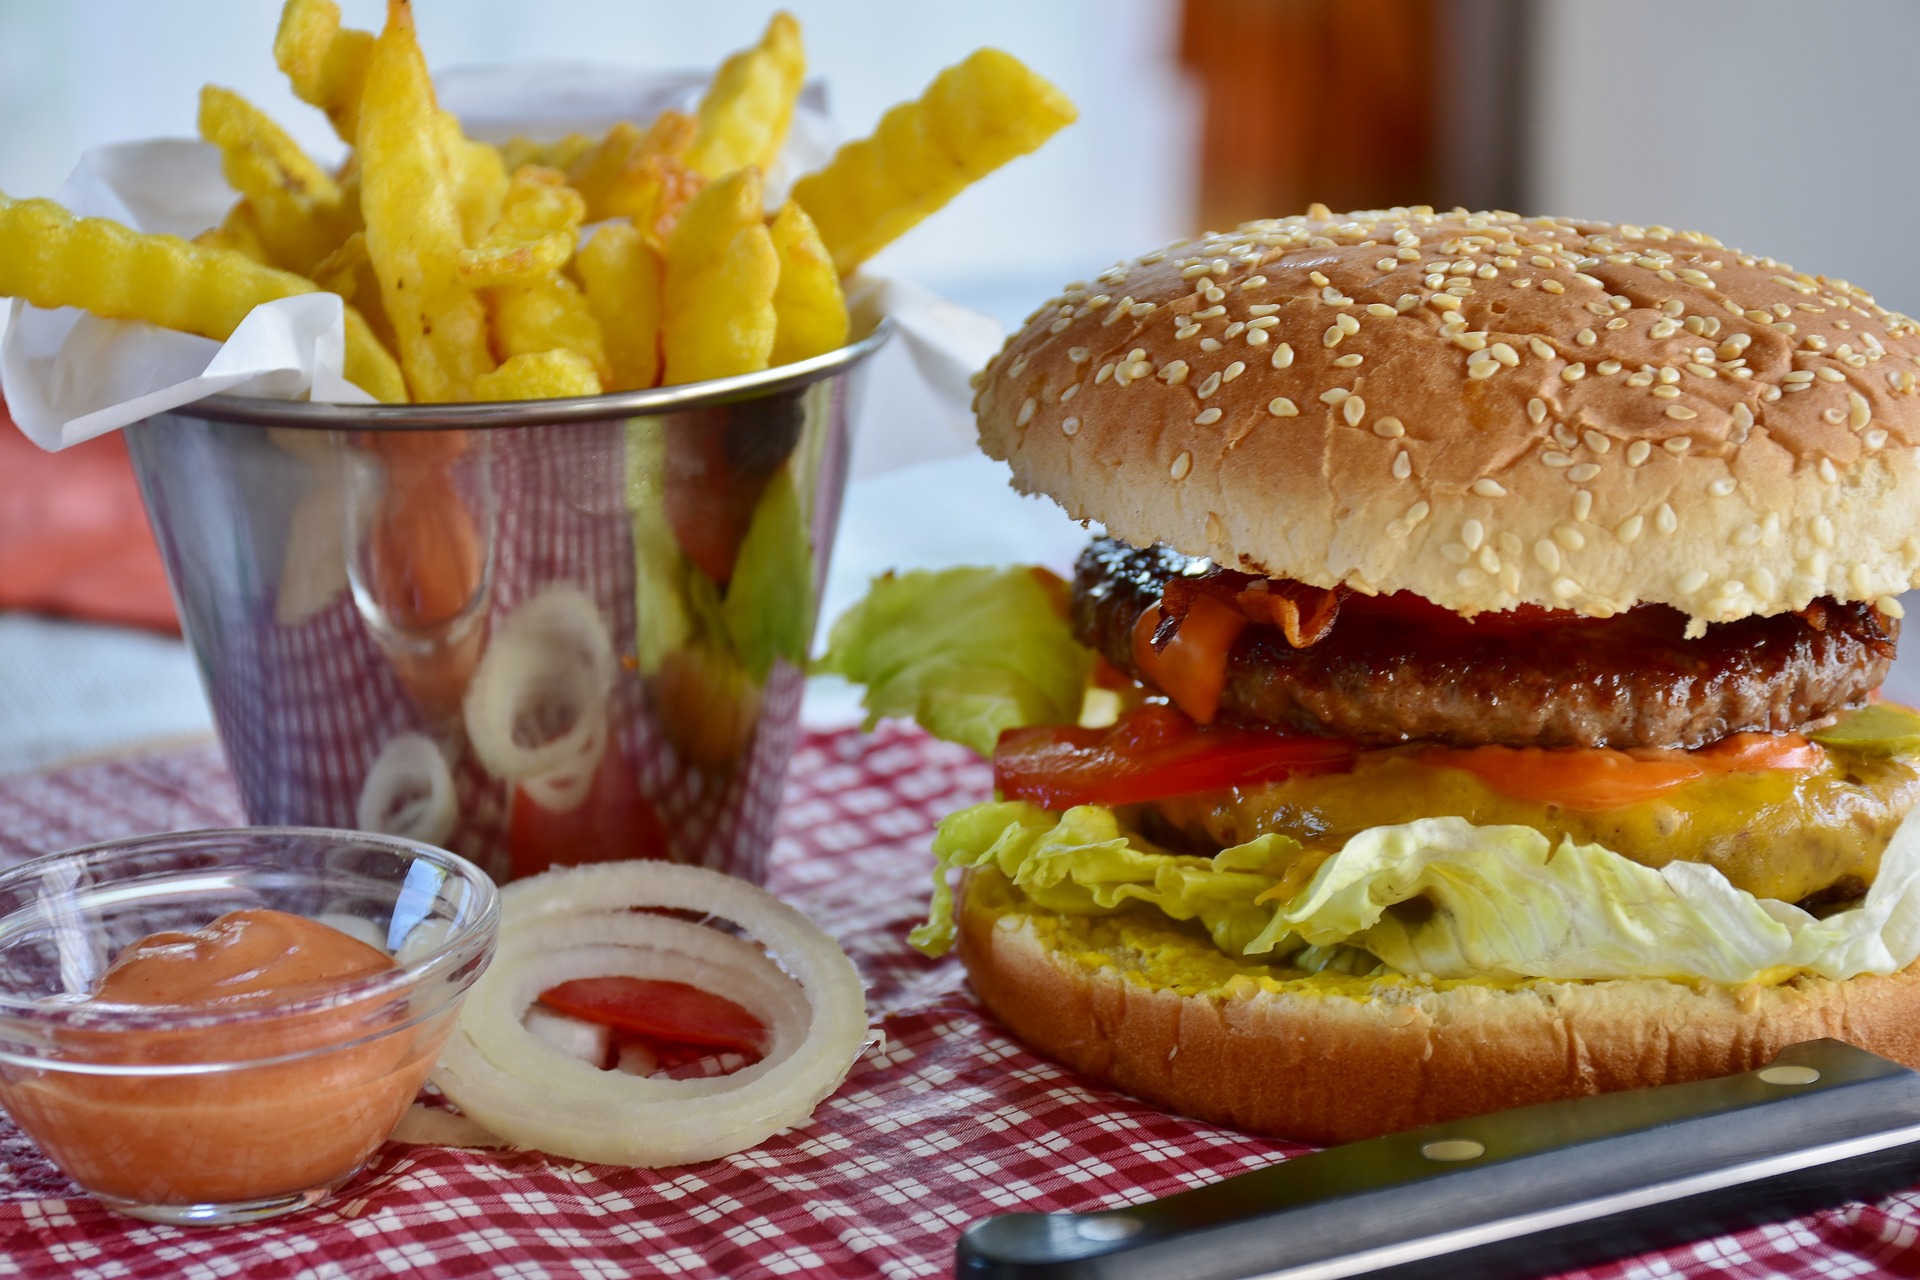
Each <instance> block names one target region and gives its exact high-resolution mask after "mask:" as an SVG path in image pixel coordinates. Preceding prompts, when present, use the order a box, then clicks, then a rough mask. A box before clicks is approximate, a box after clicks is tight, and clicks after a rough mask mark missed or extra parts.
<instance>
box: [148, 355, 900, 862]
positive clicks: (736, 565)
mask: <svg viewBox="0 0 1920 1280" xmlns="http://www.w3.org/2000/svg"><path fill="white" fill-rule="evenodd" d="M887 333H888V330H887V327H886V325H885V323H884V322H882V324H881V325H879V326H878V327H876V328H875V329H874V330H873V331H872V332H871V333H869V334H868V335H867V336H866V337H865V338H863V339H862V340H860V341H858V342H856V343H854V344H852V345H850V346H848V347H845V348H843V349H841V350H839V351H836V352H832V353H830V354H828V355H825V356H820V357H817V358H815V359H812V360H808V361H805V362H802V363H799V364H793V365H787V366H783V367H781V368H779V369H773V370H769V371H767V372H764V373H757V374H749V375H744V376H741V377H736V378H728V379H724V380H717V381H712V382H705V383H697V384H693V385H689V386H677V387H663V388H658V389H655V390H650V391H640V392H627V393H621V394H616V395H607V396H596V397H592V398H588V399H578V400H550V401H530V402H521V403H511V404H484V405H398V406H376V407H361V406H347V405H335V404H313V403H305V402H294V401H283V400H256V399H240V398H233V397H216V398H213V399H208V400H204V401H201V402H199V403H197V404H194V405H190V406H188V407H186V408H184V409H180V410H176V411H174V412H171V413H165V414H161V415H158V416H156V417H153V418H150V419H147V420H146V421H144V422H141V423H138V424H136V425H135V426H132V427H130V428H128V429H127V444H128V448H129V451H130V452H131V454H132V456H133V464H134V469H135V472H136V473H137V475H138V477H139V481H140V488H141V492H142V494H143V495H144V497H145V499H146V504H147V514H148V516H149V518H150V519H151V520H152V522H153V529H154V533H155V534H156V535H157V537H158V540H159V543H160V550H161V554H162V556H163V558H164V559H165V561H166V566H167V575H168V578H169V580H170V581H171V583H172V586H173V595H174V600H175V602H176V603H177V604H178V606H179V610H180V621H181V625H182V627H183V629H184V630H185V632H186V637H187V641H188V643H189V645H190V646H191V647H192V650H193V653H194V656H195V658H196V660H197V661H198V664H199V667H200V674H201V678H202V680H203V681H204V683H205V685H206V690H207V696H208V699H209V701H210V702H211V703H212V705H213V714H214V720H215V723H216V724H217V725H218V727H219V731H220V739H221V742H222V744H223V745H224V747H225V749H226V755H227V761H228V763H229V765H230V767H231V768H232V771H233V775H234V777H235V779H236V780H237V781H238V783H239V790H240V797H241V801H242V803H243V804H244V805H245V806H246V811H247V817H248V819H249V820H250V821H252V822H254V823H256V824H263V825H289V826H292V825H297V826H320V827H359V828H361V829H364V830H371V831H381V832H386V833H388V834H393V835H400V836H405V837H407V838H410V839H416V840H423V841H426V842H428V843H431V844H437V845H441V846H444V847H446V848H449V849H452V850H453V851H455V852H457V853H460V854H463V855H464V856H466V857H468V858H470V859H472V860H473V861H475V862H477V863H479V864H480V865H481V866H482V867H485V868H486V869H487V870H488V871H489V872H491V873H492V874H493V875H494V876H495V877H496V878H498V879H507V878H511V877H514V876H523V875H531V874H534V873H536V872H538V871H541V870H544V869H545V868H546V867H548V866H552V865H563V864H570V863H580V862H594V861H601V860H607V859H617V858H668V859H672V860H674V861H678V862H691V863H698V864H700V865H703V866H709V867H714V868H717V869H719V870H721V871H726V872H729V873H731V874H733V875H738V876H742V877H744V878H746V879H748V880H752V881H755V882H759V881H762V880H764V878H765V873H766V864H767V854H768V849H769V845H770V843H771V839H772V831H773V818H774V809H775V806H776V804H777V803H778V801H779V798H780V790H781V786H782V784H783V782H784V780H785V775H786V768H787V761H788V758H789V757H790V755H791V754H792V751H793V746H794V740H795V737H796V735H797V733H798V729H799V712H800V698H801V693H802V690H803V686H804V683H805V674H804V667H805V662H806V655H807V649H808V646H809V644H810V642H811V638H812V634H813V628H814V624H815V621H816V619H815V616H814V615H815V612H816V607H817V604H818V601H819V599H820V591H821V589H822V586H823V584H824V582H825V579H826V569H827V557H828V555H829V553H830V551H831V549H832V545H833V532H834V526H835V522H836V520H837V518H838V515H839V507H840V499H841V494H842V491H843V490H844V488H845V483H846V461H847V428H848V421H849V413H850V409H851V405H852V402H853V400H854V397H855V395H856V392H857V390H858V384H859V383H860V381H861V380H862V377H863V365H864V362H865V360H866V358H867V357H868V356H869V355H871V354H872V353H873V352H874V350H875V349H877V348H878V347H879V346H880V344H881V343H882V342H884V341H885V340H886V337H887Z"/></svg>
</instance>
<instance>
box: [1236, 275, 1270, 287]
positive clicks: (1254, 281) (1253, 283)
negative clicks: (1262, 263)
mask: <svg viewBox="0 0 1920 1280" xmlns="http://www.w3.org/2000/svg"><path fill="white" fill-rule="evenodd" d="M1266 282H1267V278H1266V277H1265V276H1248V277H1247V278H1246V279H1245V280H1242V281H1241V282H1240V287H1241V288H1242V289H1258V288H1259V287H1260V286H1261V285H1263V284H1265V283H1266Z"/></svg>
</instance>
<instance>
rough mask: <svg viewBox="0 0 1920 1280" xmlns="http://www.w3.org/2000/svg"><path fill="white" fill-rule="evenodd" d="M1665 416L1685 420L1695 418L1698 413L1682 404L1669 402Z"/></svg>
mask: <svg viewBox="0 0 1920 1280" xmlns="http://www.w3.org/2000/svg"><path fill="white" fill-rule="evenodd" d="M1667 416H1668V417H1669V418H1673V419H1676V420H1678V421H1681V422H1685V421H1687V420H1689V419H1691V418H1697V417H1699V416H1700V415H1699V414H1697V413H1695V412H1694V411H1693V410H1691V409H1689V408H1687V406H1685V405H1683V404H1670V405H1668V406H1667Z"/></svg>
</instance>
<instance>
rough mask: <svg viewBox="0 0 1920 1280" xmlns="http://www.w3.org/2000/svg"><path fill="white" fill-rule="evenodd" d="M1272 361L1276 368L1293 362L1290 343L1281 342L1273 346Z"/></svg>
mask: <svg viewBox="0 0 1920 1280" xmlns="http://www.w3.org/2000/svg"><path fill="white" fill-rule="evenodd" d="M1272 363H1273V367H1274V368H1276V369H1284V368H1286V367H1287V366H1288V365H1290V364H1292V363H1293V346H1292V344H1291V343H1286V342H1283V343H1281V344H1280V345H1279V346H1277V347H1275V348H1274V349H1273V361H1272Z"/></svg>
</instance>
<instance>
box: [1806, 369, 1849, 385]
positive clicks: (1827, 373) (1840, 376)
mask: <svg viewBox="0 0 1920 1280" xmlns="http://www.w3.org/2000/svg"><path fill="white" fill-rule="evenodd" d="M1813 376H1814V377H1816V378H1818V379H1820V381H1822V382H1845V381H1846V380H1847V375H1846V374H1844V373H1842V372H1840V371H1839V370H1838V369H1834V368H1831V367H1829V366H1827V365H1822V366H1820V367H1819V368H1818V369H1815V370H1814V371H1813Z"/></svg>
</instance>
